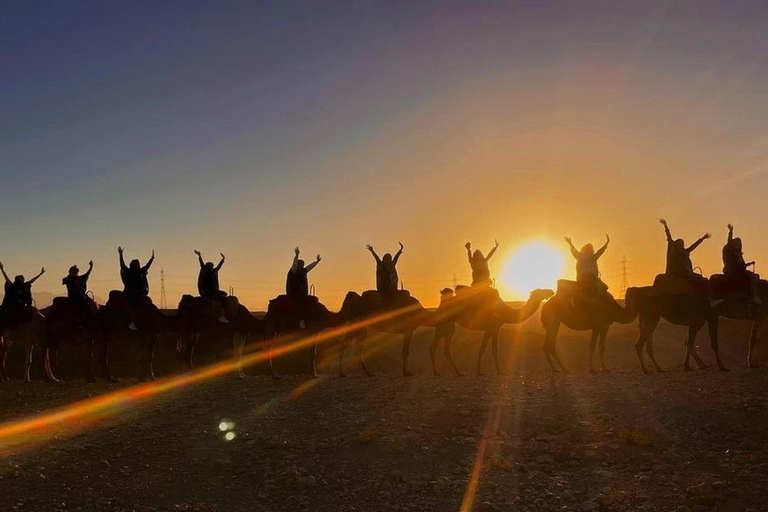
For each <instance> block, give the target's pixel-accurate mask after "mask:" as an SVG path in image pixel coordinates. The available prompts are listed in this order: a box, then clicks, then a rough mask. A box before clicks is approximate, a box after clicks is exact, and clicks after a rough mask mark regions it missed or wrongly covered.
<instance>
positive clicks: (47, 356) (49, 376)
mask: <svg viewBox="0 0 768 512" xmlns="http://www.w3.org/2000/svg"><path fill="white" fill-rule="evenodd" d="M51 352H53V347H51V346H48V347H45V349H43V357H44V360H45V380H46V381H47V382H59V379H57V378H56V376H55V375H54V374H53V368H52V367H51Z"/></svg>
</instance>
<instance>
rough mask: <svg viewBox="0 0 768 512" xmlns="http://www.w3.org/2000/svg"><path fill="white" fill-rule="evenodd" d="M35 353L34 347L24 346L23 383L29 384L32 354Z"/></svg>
mask: <svg viewBox="0 0 768 512" xmlns="http://www.w3.org/2000/svg"><path fill="white" fill-rule="evenodd" d="M34 351H35V346H34V345H33V344H32V343H27V344H26V345H24V382H31V381H32V378H31V376H30V373H31V370H32V353H33V352H34Z"/></svg>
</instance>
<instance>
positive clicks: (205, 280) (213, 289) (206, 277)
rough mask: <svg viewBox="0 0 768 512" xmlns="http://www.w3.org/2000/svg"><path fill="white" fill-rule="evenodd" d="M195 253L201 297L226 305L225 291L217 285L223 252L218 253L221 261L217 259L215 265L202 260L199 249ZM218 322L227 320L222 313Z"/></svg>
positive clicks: (227, 321) (226, 321)
mask: <svg viewBox="0 0 768 512" xmlns="http://www.w3.org/2000/svg"><path fill="white" fill-rule="evenodd" d="M195 254H197V260H198V262H199V263H200V273H199V274H198V275H197V291H198V293H200V296H201V297H202V298H204V299H207V300H210V301H214V302H219V303H221V306H222V307H226V299H227V293H226V292H223V291H221V288H220V287H219V270H221V267H222V266H224V260H225V259H226V258H225V257H224V254H223V253H219V254H221V261H219V264H218V265H216V266H215V267H214V266H213V262H212V261H209V262H208V263H205V262H204V261H203V255H202V254H201V253H200V251H195ZM219 322H221V323H223V324H228V323H229V320H227V317H226V316H225V315H224V314H222V315H221V316H220V317H219Z"/></svg>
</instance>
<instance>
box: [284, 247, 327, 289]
mask: <svg viewBox="0 0 768 512" xmlns="http://www.w3.org/2000/svg"><path fill="white" fill-rule="evenodd" d="M293 253H294V255H293V264H292V265H291V268H290V269H289V270H288V275H287V276H286V278H285V294H286V295H288V296H289V297H291V298H293V299H296V300H298V301H303V300H305V299H306V298H307V297H309V280H308V279H307V274H309V273H310V272H311V271H312V269H313V268H315V267H316V266H317V264H318V263H320V260H321V259H322V258H321V257H320V255H319V254H318V255H317V258H315V261H313V262H312V263H310V264H309V265H306V266H305V265H304V260H302V259H299V248H298V247H296V248H295V249H294V250H293Z"/></svg>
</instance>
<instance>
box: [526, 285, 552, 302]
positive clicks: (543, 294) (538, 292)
mask: <svg viewBox="0 0 768 512" xmlns="http://www.w3.org/2000/svg"><path fill="white" fill-rule="evenodd" d="M553 295H555V292H554V290H547V289H542V288H537V289H535V290H533V291H532V292H531V295H530V300H532V301H535V302H542V301H545V300H549V299H551V298H552V296H553Z"/></svg>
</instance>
